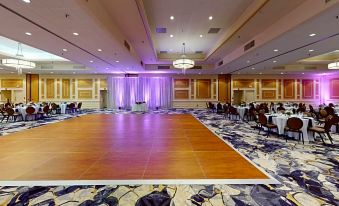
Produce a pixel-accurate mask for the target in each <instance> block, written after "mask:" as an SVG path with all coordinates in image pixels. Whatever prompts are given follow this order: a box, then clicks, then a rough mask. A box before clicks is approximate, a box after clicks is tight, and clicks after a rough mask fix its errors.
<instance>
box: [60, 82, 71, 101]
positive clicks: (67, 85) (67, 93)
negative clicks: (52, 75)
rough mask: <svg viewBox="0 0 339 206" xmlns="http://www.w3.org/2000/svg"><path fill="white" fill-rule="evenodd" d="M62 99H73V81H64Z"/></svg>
mask: <svg viewBox="0 0 339 206" xmlns="http://www.w3.org/2000/svg"><path fill="white" fill-rule="evenodd" d="M62 98H63V99H69V98H71V80H70V79H62Z"/></svg>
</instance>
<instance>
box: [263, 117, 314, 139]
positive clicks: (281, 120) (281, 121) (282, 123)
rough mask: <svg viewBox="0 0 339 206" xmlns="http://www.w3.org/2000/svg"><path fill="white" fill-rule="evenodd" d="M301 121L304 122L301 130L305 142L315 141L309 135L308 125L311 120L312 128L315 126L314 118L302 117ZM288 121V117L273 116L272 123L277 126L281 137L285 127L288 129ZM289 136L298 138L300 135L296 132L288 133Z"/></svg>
mask: <svg viewBox="0 0 339 206" xmlns="http://www.w3.org/2000/svg"><path fill="white" fill-rule="evenodd" d="M269 116H270V115H266V117H267V119H269ZM291 117H298V116H294V115H292V116H291ZM298 118H300V117H298ZM300 119H301V120H302V121H303V127H302V128H301V130H302V132H303V135H304V140H305V142H308V141H310V140H313V139H314V138H313V136H312V135H309V133H308V124H309V121H310V120H311V122H312V127H313V126H315V122H314V119H313V118H312V117H302V118H300ZM287 120H288V117H287V116H279V115H278V116H272V123H273V124H276V125H277V127H278V134H279V135H282V134H284V132H285V127H286V124H287ZM287 135H288V136H289V137H294V138H298V133H296V132H288V133H287Z"/></svg>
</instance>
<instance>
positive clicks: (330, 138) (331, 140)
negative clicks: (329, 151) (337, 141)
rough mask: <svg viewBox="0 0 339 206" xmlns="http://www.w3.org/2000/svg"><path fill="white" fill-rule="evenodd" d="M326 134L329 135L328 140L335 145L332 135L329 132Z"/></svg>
mask: <svg viewBox="0 0 339 206" xmlns="http://www.w3.org/2000/svg"><path fill="white" fill-rule="evenodd" d="M326 134H327V136H328V139H329V140H330V142H331V144H333V139H332V137H331V135H330V133H329V132H326Z"/></svg>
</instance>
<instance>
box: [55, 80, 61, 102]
mask: <svg viewBox="0 0 339 206" xmlns="http://www.w3.org/2000/svg"><path fill="white" fill-rule="evenodd" d="M60 86H61V85H60V79H57V80H56V89H57V98H58V99H60Z"/></svg>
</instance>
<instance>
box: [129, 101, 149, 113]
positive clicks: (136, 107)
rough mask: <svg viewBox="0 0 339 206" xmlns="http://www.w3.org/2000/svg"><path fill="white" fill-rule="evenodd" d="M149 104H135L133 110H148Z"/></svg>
mask: <svg viewBox="0 0 339 206" xmlns="http://www.w3.org/2000/svg"><path fill="white" fill-rule="evenodd" d="M147 109H148V106H147V104H146V103H141V104H133V105H132V112H147Z"/></svg>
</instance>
